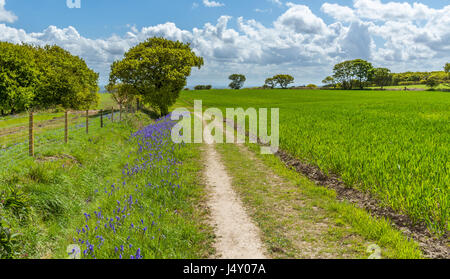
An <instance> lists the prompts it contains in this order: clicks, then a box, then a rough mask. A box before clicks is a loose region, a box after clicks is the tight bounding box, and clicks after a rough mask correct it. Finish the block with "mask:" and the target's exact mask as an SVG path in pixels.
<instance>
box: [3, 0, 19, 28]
mask: <svg viewBox="0 0 450 279" xmlns="http://www.w3.org/2000/svg"><path fill="white" fill-rule="evenodd" d="M5 4H6V3H5V0H0V22H9V23H13V22H14V21H16V20H17V16H16V15H15V14H14V13H12V12H10V11H7V10H5Z"/></svg>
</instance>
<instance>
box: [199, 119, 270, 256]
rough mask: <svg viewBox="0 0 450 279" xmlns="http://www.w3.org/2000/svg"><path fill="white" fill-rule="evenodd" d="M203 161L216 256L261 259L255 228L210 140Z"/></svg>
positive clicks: (257, 231)
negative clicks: (215, 238)
mask: <svg viewBox="0 0 450 279" xmlns="http://www.w3.org/2000/svg"><path fill="white" fill-rule="evenodd" d="M197 117H198V116H197ZM205 140H207V139H205ZM207 141H208V142H209V139H208V140H207ZM205 165H206V166H205V176H206V182H207V185H208V187H209V188H210V191H211V192H210V197H209V200H208V206H209V208H210V211H211V218H212V221H213V223H214V224H213V225H214V227H215V233H216V236H217V238H218V239H217V241H216V243H215V249H216V251H217V257H219V258H222V259H265V258H266V256H265V253H266V251H265V249H264V246H263V244H262V242H261V239H260V237H259V236H260V232H259V228H258V227H257V226H256V225H255V224H254V223H253V222H252V220H251V219H250V217H249V216H248V215H247V213H246V212H245V209H244V207H243V205H242V202H241V200H240V199H239V197H238V196H237V194H236V193H235V191H234V190H233V188H232V185H231V178H230V177H229V176H228V174H227V172H226V171H225V167H224V165H223V164H222V162H221V158H220V156H219V154H218V153H217V151H216V150H215V147H214V145H213V144H212V145H209V144H206V150H205Z"/></svg>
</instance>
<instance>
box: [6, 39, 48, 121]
mask: <svg viewBox="0 0 450 279" xmlns="http://www.w3.org/2000/svg"><path fill="white" fill-rule="evenodd" d="M38 83H39V71H38V69H37V67H36V61H35V53H34V50H33V48H32V47H31V46H28V45H23V46H22V45H15V44H11V43H7V42H0V110H1V113H2V114H5V113H6V112H8V113H15V112H19V111H23V110H26V109H28V108H30V107H31V106H33V100H34V96H35V89H36V87H37V86H38Z"/></svg>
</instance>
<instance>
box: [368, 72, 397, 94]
mask: <svg viewBox="0 0 450 279" xmlns="http://www.w3.org/2000/svg"><path fill="white" fill-rule="evenodd" d="M370 76H371V81H373V82H374V83H375V84H376V85H377V86H380V87H381V89H383V87H384V86H387V85H389V84H390V83H391V82H392V74H391V70H389V69H387V68H374V69H372V70H371V74H370Z"/></svg>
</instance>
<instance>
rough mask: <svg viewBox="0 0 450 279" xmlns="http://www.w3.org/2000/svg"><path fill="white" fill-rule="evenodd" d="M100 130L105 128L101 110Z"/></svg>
mask: <svg viewBox="0 0 450 279" xmlns="http://www.w3.org/2000/svg"><path fill="white" fill-rule="evenodd" d="M100 128H103V110H102V109H101V110H100Z"/></svg>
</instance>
